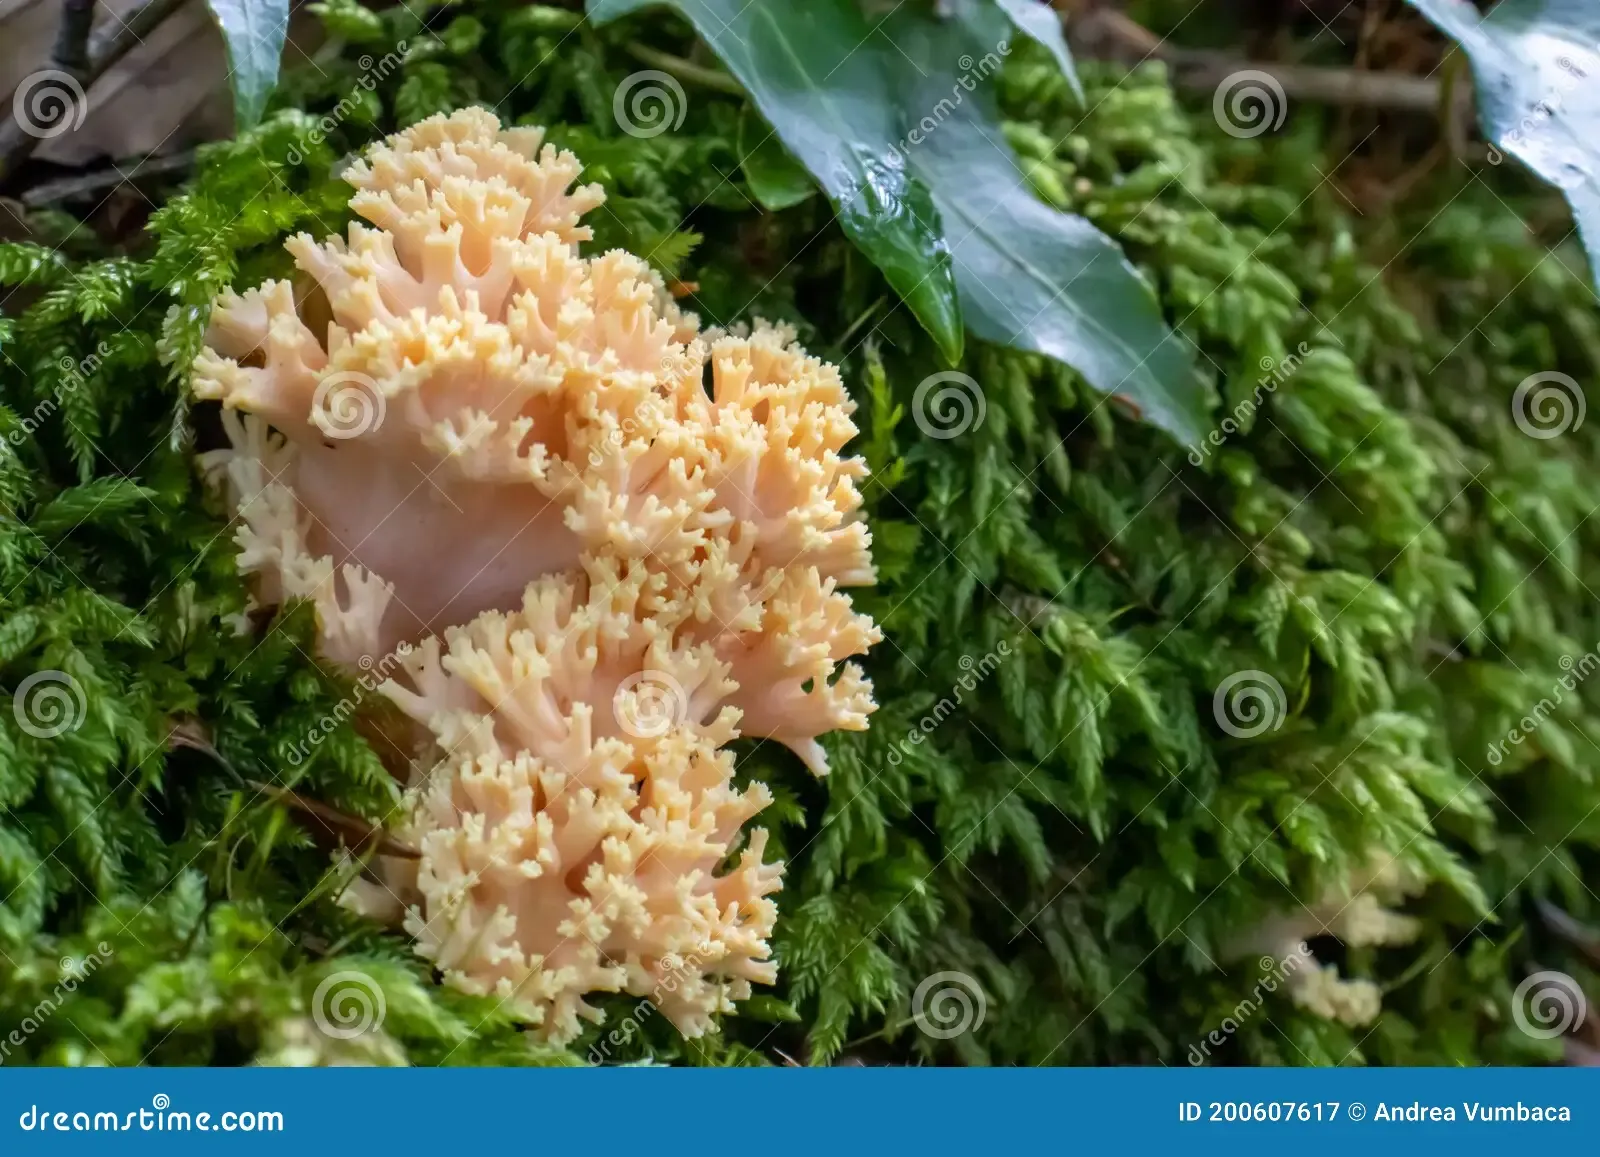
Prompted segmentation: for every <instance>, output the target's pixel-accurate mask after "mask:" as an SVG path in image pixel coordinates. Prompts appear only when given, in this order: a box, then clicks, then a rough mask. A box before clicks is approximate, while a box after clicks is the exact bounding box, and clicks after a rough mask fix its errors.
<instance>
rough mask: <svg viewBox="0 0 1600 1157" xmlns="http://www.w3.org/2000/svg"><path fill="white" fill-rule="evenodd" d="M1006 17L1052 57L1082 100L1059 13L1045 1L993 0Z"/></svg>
mask: <svg viewBox="0 0 1600 1157" xmlns="http://www.w3.org/2000/svg"><path fill="white" fill-rule="evenodd" d="M995 3H996V4H998V5H999V7H1000V9H1001V11H1003V12H1004V13H1005V14H1006V15H1007V16H1008V17H1010V18H1011V23H1012V24H1014V25H1016V27H1017V31H1019V32H1021V33H1022V34H1023V35H1024V36H1026V37H1028V38H1029V39H1030V40H1036V41H1038V42H1039V43H1040V44H1042V45H1043V46H1044V47H1045V49H1046V50H1048V51H1049V53H1050V55H1051V56H1053V57H1055V61H1056V64H1057V65H1058V66H1059V67H1060V69H1061V75H1063V76H1065V77H1066V78H1067V83H1068V84H1070V85H1072V91H1073V92H1075V93H1077V94H1078V99H1079V100H1082V99H1083V85H1082V84H1080V83H1079V82H1078V70H1077V68H1076V67H1074V65H1073V63H1072V50H1071V49H1069V48H1068V47H1067V37H1066V34H1065V33H1064V32H1063V31H1062V28H1061V15H1060V14H1059V13H1058V12H1057V11H1056V10H1055V9H1054V8H1052V7H1051V6H1050V5H1049V4H1048V3H1047V2H1046V0H995Z"/></svg>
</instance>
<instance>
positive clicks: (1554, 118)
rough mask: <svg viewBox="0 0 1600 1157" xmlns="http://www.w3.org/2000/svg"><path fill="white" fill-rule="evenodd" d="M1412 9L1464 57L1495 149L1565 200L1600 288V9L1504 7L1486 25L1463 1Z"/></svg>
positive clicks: (1423, 3)
mask: <svg viewBox="0 0 1600 1157" xmlns="http://www.w3.org/2000/svg"><path fill="white" fill-rule="evenodd" d="M1411 3H1412V5H1413V6H1414V7H1415V8H1417V9H1418V10H1419V11H1420V12H1422V14H1423V15H1425V16H1426V17H1427V18H1428V19H1429V20H1432V21H1433V22H1434V23H1435V24H1436V25H1438V26H1439V28H1440V29H1442V30H1443V31H1444V32H1446V33H1448V34H1449V35H1451V36H1452V37H1454V38H1455V39H1456V40H1457V41H1459V42H1460V43H1461V47H1462V48H1464V49H1465V50H1466V53H1467V57H1468V59H1469V60H1471V62H1472V76H1473V82H1474V89H1475V91H1476V95H1477V99H1478V115H1479V117H1480V118H1481V119H1482V121H1483V127H1484V131H1485V132H1486V133H1487V134H1488V136H1489V137H1490V139H1491V140H1493V142H1494V143H1495V145H1496V146H1497V148H1498V149H1500V150H1503V151H1504V152H1506V153H1509V154H1511V155H1512V156H1514V157H1516V158H1517V159H1518V160H1520V161H1521V162H1522V163H1523V164H1525V165H1527V166H1528V167H1529V168H1530V169H1532V170H1533V171H1534V172H1535V173H1537V174H1538V175H1539V176H1540V177H1542V178H1544V179H1545V180H1546V181H1548V182H1550V184H1552V185H1554V186H1556V187H1557V188H1558V189H1560V190H1561V192H1562V193H1563V194H1564V195H1565V196H1566V198H1567V202H1568V204H1570V205H1571V206H1572V214H1573V217H1574V219H1575V220H1576V222H1577V226H1578V235H1579V236H1580V237H1581V238H1582V239H1583V244H1584V249H1585V251H1586V252H1587V253H1588V255H1589V268H1590V271H1591V273H1592V274H1593V275H1594V276H1595V277H1596V278H1597V279H1600V4H1597V3H1596V2H1595V0H1504V2H1503V3H1501V4H1499V5H1498V6H1496V7H1495V8H1494V9H1493V10H1491V11H1490V12H1489V13H1488V14H1487V15H1480V14H1479V12H1478V10H1477V9H1476V8H1474V7H1473V6H1472V5H1471V4H1469V3H1466V2H1465V0H1411ZM1491 159H1494V158H1493V156H1492V155H1491Z"/></svg>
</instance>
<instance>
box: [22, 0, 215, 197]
mask: <svg viewBox="0 0 1600 1157" xmlns="http://www.w3.org/2000/svg"><path fill="white" fill-rule="evenodd" d="M188 2H189V0H146V2H145V3H144V4H143V5H141V6H140V7H138V8H135V9H134V10H133V11H132V12H129V13H128V14H127V15H126V16H123V17H121V18H120V19H119V20H117V21H113V22H112V23H111V24H110V25H108V26H107V27H104V28H102V29H100V31H99V32H97V33H95V34H94V35H93V36H91V37H90V38H89V41H88V48H87V56H86V60H85V61H84V63H83V65H82V67H81V68H74V67H72V64H73V62H72V61H67V60H60V59H52V62H51V63H52V64H53V65H54V66H55V67H56V68H57V69H58V70H59V71H62V72H66V73H68V74H69V75H70V76H72V77H73V79H74V80H75V81H76V82H77V83H78V84H80V85H81V86H82V89H83V91H84V92H87V91H88V89H89V87H90V86H91V85H93V84H94V82H95V81H96V80H98V79H100V77H101V76H103V75H105V73H106V71H107V70H108V69H110V68H111V66H112V65H114V64H116V63H117V61H119V60H121V59H122V58H123V57H124V56H126V55H127V54H128V53H129V52H130V51H132V49H133V48H134V47H135V46H136V45H139V44H142V43H143V42H144V38H145V37H146V36H148V35H150V33H152V32H154V31H155V30H156V28H157V27H158V26H159V25H160V24H161V22H162V21H164V20H165V19H166V18H167V17H168V16H171V15H172V14H173V13H174V12H176V11H177V10H178V9H179V8H181V7H183V6H184V5H185V4H187V3H188ZM81 9H82V6H81V5H69V6H68V8H67V9H66V11H65V12H64V14H63V23H62V30H61V35H60V37H59V39H58V40H57V45H56V53H58V54H59V53H60V52H62V51H63V49H65V50H66V51H67V52H68V53H69V54H73V52H74V47H73V44H74V41H75V40H76V38H77V36H78V35H79V31H80V24H79V23H78V22H80V21H82V20H83V19H84V14H83V12H82V10H81ZM69 23H70V24H71V28H70V29H69V28H68V24H69ZM22 83H23V84H27V83H28V80H27V78H24V79H23V81H22ZM7 103H9V104H12V105H13V106H14V104H15V99H14V97H13V100H12V101H9V102H7ZM62 115H65V116H74V115H77V110H76V109H74V108H73V107H72V106H71V102H70V101H69V102H67V107H66V108H65V109H64V111H63V114H62ZM84 115H87V110H85V114H84ZM42 139H43V137H42V136H41V135H40V134H39V133H37V132H33V133H30V132H28V130H27V129H25V128H24V127H23V126H22V125H21V124H19V123H18V122H17V120H16V118H15V117H12V118H11V119H10V120H8V121H6V122H5V124H3V125H0V181H4V180H5V179H6V178H8V177H10V176H11V174H13V173H14V172H16V170H17V167H18V166H19V165H21V164H22V162H23V161H25V160H27V159H28V157H29V156H31V155H32V154H33V150H34V149H35V148H37V147H38V144H39V141H40V140H42Z"/></svg>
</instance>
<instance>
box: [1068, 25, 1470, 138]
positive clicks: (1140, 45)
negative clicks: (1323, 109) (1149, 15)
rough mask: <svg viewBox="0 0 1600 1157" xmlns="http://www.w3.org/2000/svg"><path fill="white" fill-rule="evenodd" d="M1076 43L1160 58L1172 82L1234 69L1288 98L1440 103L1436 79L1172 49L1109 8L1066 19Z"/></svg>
mask: <svg viewBox="0 0 1600 1157" xmlns="http://www.w3.org/2000/svg"><path fill="white" fill-rule="evenodd" d="M1068 32H1069V33H1070V35H1071V37H1072V40H1073V43H1074V45H1075V46H1076V47H1077V48H1078V49H1079V50H1080V51H1081V52H1083V53H1084V55H1087V56H1096V57H1102V58H1106V59H1112V60H1128V59H1130V58H1131V59H1133V60H1140V59H1155V60H1160V61H1164V62H1165V63H1166V64H1167V65H1168V67H1169V68H1170V69H1171V72H1172V79H1173V83H1175V84H1177V85H1179V86H1181V87H1183V88H1188V89H1195V90H1202V91H1205V90H1212V89H1215V88H1216V87H1217V86H1218V85H1219V84H1221V83H1222V82H1223V81H1224V80H1226V79H1227V78H1228V77H1230V76H1232V75H1233V74H1234V73H1238V72H1247V71H1251V72H1263V73H1266V74H1267V75H1268V76H1270V77H1272V78H1273V79H1274V80H1276V81H1277V82H1278V84H1279V85H1281V86H1282V88H1283V93H1284V96H1285V97H1287V98H1288V99H1290V100H1303V101H1309V102H1313V103H1317V104H1333V105H1344V106H1348V107H1352V108H1373V109H1389V110H1394V111H1400V112H1418V113H1433V112H1436V111H1437V110H1438V108H1439V81H1438V80H1437V79H1436V78H1433V77H1426V76H1413V75H1411V74H1410V73H1403V72H1368V71H1364V70H1361V69H1351V68H1314V67H1310V66H1307V65H1298V64H1277V63H1273V62H1269V61H1262V60H1240V59H1239V58H1237V57H1234V56H1229V55H1228V54H1226V53H1222V52H1201V51H1195V50H1191V49H1184V48H1174V47H1172V46H1171V45H1169V44H1168V43H1167V42H1166V41H1165V40H1163V39H1162V38H1161V37H1159V36H1157V35H1156V34H1155V33H1153V32H1151V31H1150V30H1149V29H1148V28H1146V27H1144V26H1143V25H1142V24H1139V23H1138V22H1136V21H1134V20H1133V19H1131V18H1130V17H1128V16H1127V15H1125V14H1124V13H1121V12H1117V11H1114V10H1112V9H1110V8H1098V9H1095V10H1094V11H1092V12H1089V13H1087V14H1085V15H1084V16H1083V17H1082V18H1081V19H1078V20H1076V21H1071V22H1069V24H1068Z"/></svg>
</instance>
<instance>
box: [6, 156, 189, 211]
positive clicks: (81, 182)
mask: <svg viewBox="0 0 1600 1157" xmlns="http://www.w3.org/2000/svg"><path fill="white" fill-rule="evenodd" d="M194 158H195V150H193V149H185V150H184V151H183V152H181V153H172V154H171V155H170V156H165V157H138V158H135V159H133V160H132V161H131V162H129V161H119V162H117V163H115V164H113V165H111V166H110V167H109V168H105V169H95V170H94V171H93V172H88V173H82V174H79V175H77V176H72V177H63V178H61V179H60V180H59V181H44V182H42V183H41V184H38V185H34V186H33V187H32V188H30V189H28V190H27V191H26V192H24V193H23V194H22V197H21V198H20V199H21V201H22V203H23V204H24V205H26V206H27V207H28V208H30V209H37V208H40V207H41V206H44V205H51V204H54V203H56V202H57V201H70V200H72V199H73V198H75V197H83V196H89V195H93V194H97V193H99V192H101V191H102V190H104V189H110V188H114V187H116V186H117V185H121V184H123V183H124V182H129V181H137V180H141V179H150V178H154V177H170V176H172V175H174V174H176V173H182V172H186V171H187V170H188V169H189V168H190V167H191V166H192V165H193V164H194Z"/></svg>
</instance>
